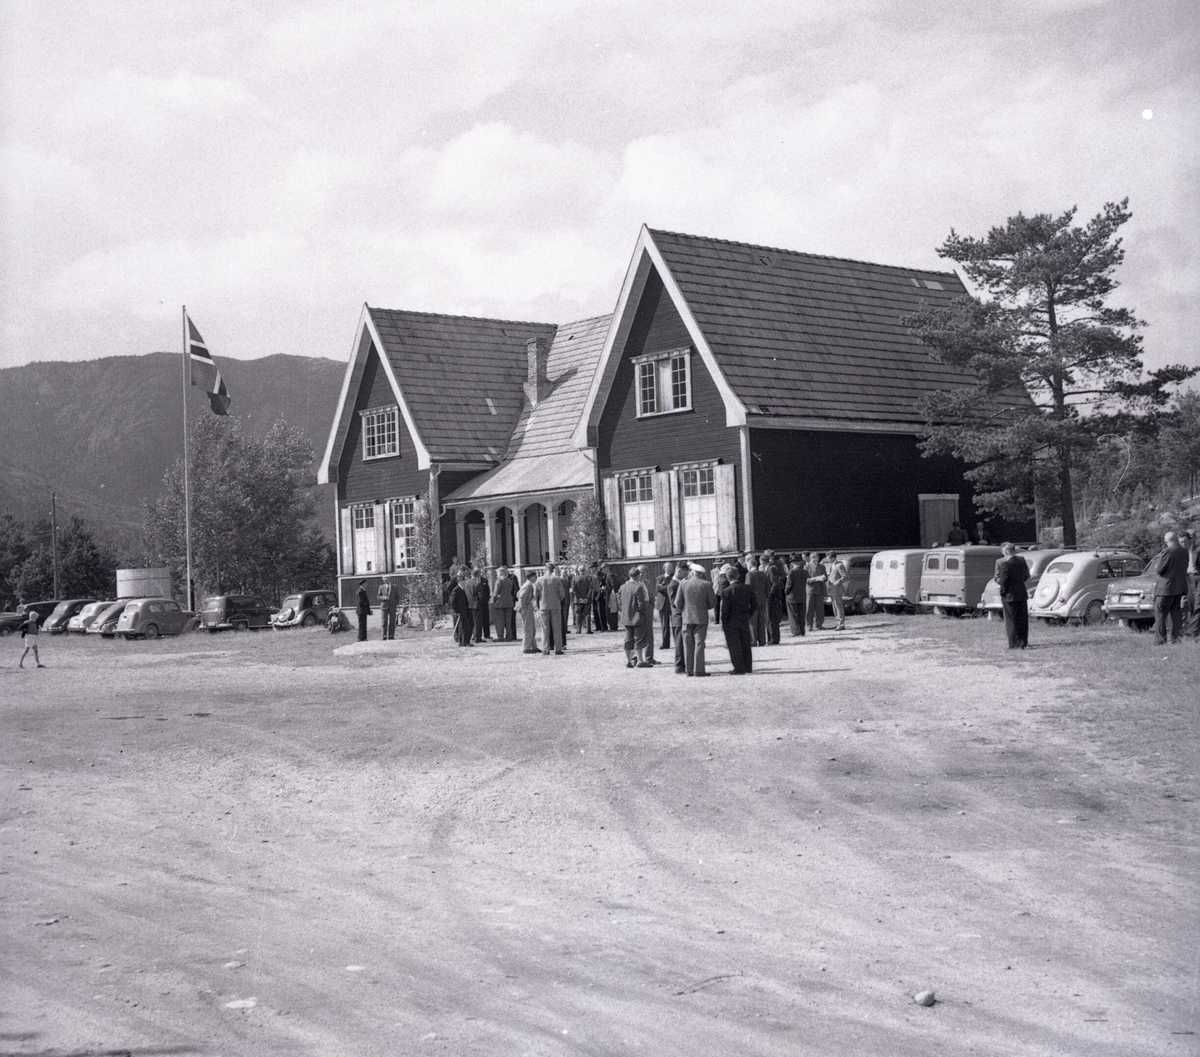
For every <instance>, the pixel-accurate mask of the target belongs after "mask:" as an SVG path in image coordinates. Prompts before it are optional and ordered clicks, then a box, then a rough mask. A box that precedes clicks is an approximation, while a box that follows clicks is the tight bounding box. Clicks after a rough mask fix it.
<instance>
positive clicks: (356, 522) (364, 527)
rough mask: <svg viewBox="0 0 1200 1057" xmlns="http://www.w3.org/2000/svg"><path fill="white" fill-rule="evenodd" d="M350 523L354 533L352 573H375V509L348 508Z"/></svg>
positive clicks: (372, 507) (368, 506)
mask: <svg viewBox="0 0 1200 1057" xmlns="http://www.w3.org/2000/svg"><path fill="white" fill-rule="evenodd" d="M350 523H351V525H352V526H353V532H354V571H355V573H359V574H361V573H370V572H374V571H375V507H374V506H372V505H371V504H363V505H361V506H353V507H351V508H350Z"/></svg>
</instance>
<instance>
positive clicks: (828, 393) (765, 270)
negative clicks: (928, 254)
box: [650, 231, 967, 423]
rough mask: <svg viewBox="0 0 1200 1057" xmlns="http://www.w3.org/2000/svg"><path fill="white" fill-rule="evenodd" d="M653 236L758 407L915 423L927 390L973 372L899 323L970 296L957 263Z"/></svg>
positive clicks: (728, 369) (741, 391) (742, 393)
mask: <svg viewBox="0 0 1200 1057" xmlns="http://www.w3.org/2000/svg"><path fill="white" fill-rule="evenodd" d="M650 235H651V237H652V238H653V240H654V243H655V245H656V246H657V247H658V250H659V252H660V253H661V254H662V258H663V260H664V261H665V262H666V264H667V266H668V268H669V269H670V272H671V275H672V276H673V278H674V279H675V282H676V283H677V284H678V287H679V289H680V291H681V292H682V293H683V295H684V297H685V298H686V299H687V303H688V305H689V306H690V308H691V311H692V314H693V315H694V317H695V319H696V322H697V323H698V324H699V325H700V328H701V330H703V332H704V336H705V337H706V338H707V340H708V344H709V347H710V348H711V349H712V351H713V353H714V355H715V356H716V358H717V361H718V362H719V363H720V365H721V370H722V372H723V373H724V375H725V378H726V379H727V380H728V382H729V385H730V386H731V387H732V389H733V390H734V392H735V393H736V394H737V396H738V397H739V398H740V400H741V401H742V403H743V404H745V405H746V408H747V411H748V412H749V413H751V414H766V415H771V414H776V415H779V414H782V415H802V416H813V417H818V418H835V419H841V420H862V421H868V420H886V421H890V422H912V423H919V422H922V421H924V419H923V416H922V414H921V411H920V401H921V398H922V397H923V396H924V395H925V394H926V393H928V392H930V391H931V390H935V389H947V388H958V387H961V386H962V385H964V384H965V383H966V381H967V379H966V378H965V376H964V375H963V374H962V372H961V371H959V370H957V369H955V368H953V367H948V366H946V365H945V364H939V363H937V362H936V361H934V360H933V359H931V358H930V356H929V351H928V349H926V348H925V346H923V345H922V344H921V343H920V342H919V341H917V339H916V338H915V337H913V335H912V334H910V333H909V331H908V328H907V327H905V326H904V324H903V323H902V320H903V318H904V317H905V316H906V315H909V314H911V313H913V312H916V311H918V310H919V309H920V308H921V307H922V306H926V305H928V306H931V307H938V306H945V305H948V304H950V302H951V301H953V300H954V299H955V298H956V297H962V296H964V295H965V294H966V290H965V289H964V287H963V285H962V283H961V282H960V281H959V278H958V276H957V275H955V274H954V273H953V272H932V271H923V270H919V269H914V268H899V267H893V266H889V265H885V264H869V263H866V262H864V261H853V260H842V259H838V258H835V257H820V256H816V255H815V254H811V253H798V252H795V251H793V250H781V249H773V248H768V247H763V246H752V245H747V244H742V243H736V242H725V241H722V240H721V239H711V238H700V237H698V236H695V235H681V234H677V233H674V232H669V231H651V232H650Z"/></svg>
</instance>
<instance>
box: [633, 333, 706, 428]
mask: <svg viewBox="0 0 1200 1057" xmlns="http://www.w3.org/2000/svg"><path fill="white" fill-rule="evenodd" d="M633 362H634V367H635V369H636V371H637V417H638V418H645V417H646V416H648V415H667V414H671V413H672V412H675V411H690V410H691V409H692V354H691V350H690V349H676V350H675V351H673V352H665V353H654V354H653V355H648V356H639V357H638V358H637V359H635V360H634V361H633Z"/></svg>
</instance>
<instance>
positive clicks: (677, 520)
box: [670, 470, 683, 554]
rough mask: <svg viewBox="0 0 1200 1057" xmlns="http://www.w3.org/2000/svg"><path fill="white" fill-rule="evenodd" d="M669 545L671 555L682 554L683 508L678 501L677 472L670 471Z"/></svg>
mask: <svg viewBox="0 0 1200 1057" xmlns="http://www.w3.org/2000/svg"><path fill="white" fill-rule="evenodd" d="M670 474H671V543H672V545H673V546H674V550H672V551H671V553H672V554H682V553H683V506H682V504H681V503H680V501H679V499H680V496H679V471H678V470H671V471H670Z"/></svg>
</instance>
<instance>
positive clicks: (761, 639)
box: [746, 554, 771, 646]
mask: <svg viewBox="0 0 1200 1057" xmlns="http://www.w3.org/2000/svg"><path fill="white" fill-rule="evenodd" d="M746 562H747V564H748V565H749V572H747V573H746V586H747V587H748V588H750V590H751V591H753V592H754V603H755V606H756V608H755V610H754V619H753V620H752V621H751V624H750V628H751V631H752V632H753V633H754V645H755V646H765V645H766V644H767V623H768V621H767V617H768V612H767V603H768V602H769V601H770V598H769V596H770V594H771V577H770V576H768V575H767V574H766V573H765V572H764V571H763V570H762V569H761V568H760V567H759V562H758V559H757V558H755V557H754V555H752V554H751V555H749V556H748V557H747V558H746Z"/></svg>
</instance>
